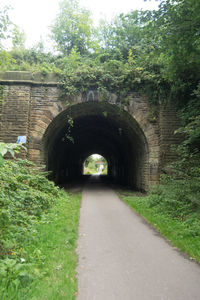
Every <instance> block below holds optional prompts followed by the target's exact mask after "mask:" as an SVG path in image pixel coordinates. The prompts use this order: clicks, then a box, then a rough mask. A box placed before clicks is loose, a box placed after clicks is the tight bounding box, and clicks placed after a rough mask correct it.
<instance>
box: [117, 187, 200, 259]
mask: <svg viewBox="0 0 200 300" xmlns="http://www.w3.org/2000/svg"><path fill="white" fill-rule="evenodd" d="M119 195H120V197H121V199H122V200H124V201H125V202H126V203H127V204H128V205H129V206H130V207H131V208H133V209H134V210H135V211H136V212H137V213H138V214H140V215H141V216H142V217H143V218H144V219H145V220H146V221H147V222H148V223H150V224H151V225H152V226H153V227H154V228H156V230H157V231H159V232H160V233H161V234H162V235H163V236H164V237H165V238H166V239H167V240H168V241H170V243H171V244H172V245H173V246H175V247H177V248H178V249H179V250H181V251H183V252H184V253H186V254H187V255H188V256H189V257H190V258H191V259H195V260H196V261H197V262H200V230H199V229H200V221H199V218H197V217H196V216H195V215H194V216H190V218H188V219H187V220H186V221H185V220H181V219H178V218H172V216H170V215H169V214H167V213H166V212H165V211H163V210H162V208H160V207H159V205H158V206H154V207H151V205H150V203H149V197H148V196H144V195H142V194H139V193H133V192H120V193H119Z"/></svg>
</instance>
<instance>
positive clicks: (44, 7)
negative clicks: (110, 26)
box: [0, 0, 159, 47]
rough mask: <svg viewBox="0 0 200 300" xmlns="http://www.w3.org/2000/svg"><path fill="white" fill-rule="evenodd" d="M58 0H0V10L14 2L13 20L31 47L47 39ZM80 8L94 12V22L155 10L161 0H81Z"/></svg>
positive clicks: (11, 14) (11, 12)
mask: <svg viewBox="0 0 200 300" xmlns="http://www.w3.org/2000/svg"><path fill="white" fill-rule="evenodd" d="M59 2H60V1H59V0H0V10H1V9H2V8H3V7H4V6H5V5H11V6H12V7H13V10H12V11H10V14H9V15H10V18H11V20H12V21H13V22H14V23H15V24H16V25H18V26H19V27H20V28H21V29H23V30H24V31H25V34H26V46H27V47H31V46H33V45H34V44H36V43H37V42H39V40H40V38H42V39H43V40H46V38H47V36H48V33H49V31H48V26H49V25H50V24H51V23H52V21H53V20H54V19H55V17H56V14H57V13H58V8H59ZM79 3H80V6H81V7H86V8H87V9H89V10H90V11H91V12H92V15H93V20H94V24H98V21H99V19H101V18H103V17H106V19H108V20H109V19H111V18H112V17H113V16H114V15H117V14H119V13H121V12H124V13H126V12H129V11H131V10H136V9H138V10H139V9H156V8H157V7H158V3H159V1H158V0H151V1H150V0H147V1H143V0H79Z"/></svg>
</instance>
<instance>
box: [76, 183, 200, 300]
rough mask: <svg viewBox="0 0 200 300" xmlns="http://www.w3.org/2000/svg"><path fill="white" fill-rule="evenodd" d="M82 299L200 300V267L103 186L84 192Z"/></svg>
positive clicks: (80, 249) (91, 185)
mask: <svg viewBox="0 0 200 300" xmlns="http://www.w3.org/2000/svg"><path fill="white" fill-rule="evenodd" d="M79 231H80V232H79V233H80V237H79V242H78V250H77V251H78V254H79V266H78V282H79V294H78V297H77V299H78V300H157V299H159V300H194V299H198V300H199V299H200V266H199V265H197V264H196V263H194V262H193V261H190V260H189V259H187V258H185V257H184V256H183V255H182V254H180V253H179V252H178V251H176V250H175V249H174V248H173V247H172V246H170V245H169V244H168V243H167V242H166V241H165V240H164V239H163V238H162V237H160V236H159V234H157V233H156V232H155V231H154V230H153V229H151V228H150V227H149V226H148V225H147V224H146V223H145V222H144V221H143V220H142V219H141V218H140V217H139V216H138V215H137V214H135V213H134V212H133V211H132V210H131V209H130V208H129V207H127V205H126V204H124V203H123V202H122V201H121V200H120V199H119V198H118V196H117V195H116V194H115V193H114V191H112V190H111V189H109V188H108V187H106V186H103V185H102V184H100V183H99V184H95V183H92V182H90V183H88V184H87V185H86V187H85V188H84V190H83V198H82V208H81V216H80V229H79Z"/></svg>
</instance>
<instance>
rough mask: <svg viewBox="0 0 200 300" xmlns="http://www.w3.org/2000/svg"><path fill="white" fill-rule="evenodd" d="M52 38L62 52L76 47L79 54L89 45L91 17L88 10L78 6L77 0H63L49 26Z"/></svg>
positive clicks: (69, 51) (86, 49)
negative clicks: (53, 20)
mask: <svg viewBox="0 0 200 300" xmlns="http://www.w3.org/2000/svg"><path fill="white" fill-rule="evenodd" d="M51 31H52V39H53V40H54V41H55V42H56V44H57V49H58V50H59V51H61V52H62V53H63V54H70V53H71V51H72V49H74V48H75V49H76V50H77V51H79V52H80V54H81V55H83V54H85V53H87V52H88V50H89V49H90V47H91V35H92V19H91V18H90V12H89V11H88V10H86V9H84V8H81V7H80V6H79V3H78V0H63V1H62V2H61V3H60V12H59V14H58V16H57V19H56V20H55V22H54V24H53V25H52V27H51Z"/></svg>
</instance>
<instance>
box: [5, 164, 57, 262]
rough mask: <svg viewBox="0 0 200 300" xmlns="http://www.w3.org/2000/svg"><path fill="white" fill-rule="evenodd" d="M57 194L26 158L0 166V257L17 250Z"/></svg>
mask: <svg viewBox="0 0 200 300" xmlns="http://www.w3.org/2000/svg"><path fill="white" fill-rule="evenodd" d="M56 197H58V189H57V188H56V187H55V186H54V184H53V183H52V182H50V181H49V180H48V179H47V178H46V173H44V172H42V171H41V170H39V169H38V168H37V167H36V166H35V165H34V164H33V163H31V162H29V161H27V160H24V161H23V160H17V161H16V160H15V161H11V160H5V161H4V164H3V165H2V166H1V167H0V258H5V257H7V256H10V255H11V256H12V254H13V253H18V252H19V249H20V245H21V243H22V241H23V240H24V239H25V238H27V234H30V237H31V235H32V232H31V228H32V224H33V223H35V222H37V221H38V220H40V219H41V217H42V214H44V213H45V212H47V211H48V209H49V208H50V207H51V206H52V204H53V203H54V201H55V198H56Z"/></svg>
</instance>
